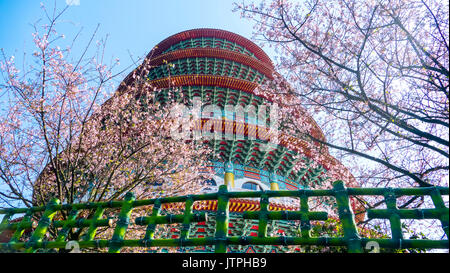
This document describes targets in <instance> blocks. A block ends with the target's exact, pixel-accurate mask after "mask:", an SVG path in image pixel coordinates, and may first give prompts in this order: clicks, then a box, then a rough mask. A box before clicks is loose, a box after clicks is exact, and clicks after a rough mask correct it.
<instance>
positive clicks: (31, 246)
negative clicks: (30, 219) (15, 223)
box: [26, 198, 60, 252]
mask: <svg viewBox="0 0 450 273" xmlns="http://www.w3.org/2000/svg"><path fill="white" fill-rule="evenodd" d="M59 203H60V201H59V200H58V199H56V198H53V199H52V200H50V202H48V204H47V206H46V208H45V211H44V213H43V215H42V217H41V219H40V220H39V223H38V226H37V227H36V229H35V230H34V232H33V235H31V238H30V240H29V241H28V242H27V244H26V246H27V250H26V252H34V251H36V244H37V243H40V242H42V239H43V238H44V236H45V234H46V233H47V229H48V227H49V226H50V224H51V222H52V220H53V217H54V216H55V214H56V210H55V206H56V205H59Z"/></svg>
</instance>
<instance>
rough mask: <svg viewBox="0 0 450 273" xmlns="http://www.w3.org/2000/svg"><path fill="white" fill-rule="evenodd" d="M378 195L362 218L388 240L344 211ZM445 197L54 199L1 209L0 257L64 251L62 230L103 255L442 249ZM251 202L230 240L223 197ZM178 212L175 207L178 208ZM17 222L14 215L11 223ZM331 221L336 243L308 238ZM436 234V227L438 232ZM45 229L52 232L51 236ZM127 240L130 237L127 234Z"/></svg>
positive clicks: (343, 194)
mask: <svg viewBox="0 0 450 273" xmlns="http://www.w3.org/2000/svg"><path fill="white" fill-rule="evenodd" d="M367 195H370V196H380V197H381V198H384V203H385V204H386V209H368V210H367V211H366V213H367V219H386V220H388V221H389V223H390V227H391V238H387V236H384V237H383V238H365V237H364V236H362V235H361V234H359V232H358V228H357V225H356V223H355V220H354V219H355V217H354V216H355V213H354V212H353V211H352V208H351V206H350V198H351V197H354V196H367ZM448 195H449V188H446V187H428V188H346V187H345V185H344V183H343V182H341V181H336V182H335V183H334V184H333V189H327V190H307V189H303V190H297V191H291V190H289V191H286V190H284V191H246V192H234V191H228V190H227V186H225V185H222V186H220V187H219V191H218V192H216V193H208V194H199V195H189V196H176V197H165V198H158V199H147V200H135V199H134V195H133V194H132V193H128V194H127V195H126V196H125V198H124V200H122V201H109V202H90V203H79V204H59V200H55V199H53V200H51V201H50V202H49V203H48V205H47V206H40V207H32V208H8V209H0V214H2V215H4V216H3V218H2V221H1V222H0V236H2V235H3V238H5V236H6V235H5V234H6V233H9V236H7V238H8V240H7V242H3V243H0V252H6V251H23V252H36V251H46V250H49V249H53V250H58V249H67V244H68V242H69V241H70V239H69V236H68V234H69V232H70V231H72V232H78V234H79V235H80V236H79V237H78V238H80V239H79V240H75V241H73V240H71V241H70V242H71V243H72V244H74V243H75V244H76V245H77V246H78V247H79V249H80V250H83V249H88V248H92V249H105V250H108V251H109V252H120V251H121V249H122V248H124V247H127V248H130V247H131V248H133V247H144V248H150V247H167V248H177V249H180V248H185V247H198V246H209V247H211V248H213V249H214V251H215V252H220V253H223V252H227V250H228V247H229V246H239V245H240V246H245V245H264V246H265V245H267V246H273V245H280V246H281V245H283V246H338V247H344V248H345V249H346V250H347V252H350V253H358V252H364V251H366V248H365V247H367V246H368V244H369V243H371V244H372V245H373V244H374V243H375V244H377V245H378V246H379V247H380V248H385V249H448V248H449V241H448V222H449V219H448V218H449V209H448V207H446V205H445V202H444V199H443V196H448ZM401 196H429V197H430V198H431V200H432V203H433V204H434V208H420V209H410V208H405V209H402V208H398V207H397V199H398V198H399V197H401ZM280 197H291V198H298V199H300V206H299V208H298V210H296V211H273V210H270V206H269V204H270V198H280ZM315 197H327V198H330V200H332V202H334V206H335V208H336V212H337V213H336V215H335V216H333V215H330V214H329V213H327V212H325V211H311V210H310V209H309V206H308V199H309V198H315ZM235 198H258V199H259V202H260V204H261V206H260V208H259V210H258V211H245V212H243V213H241V215H242V218H243V219H252V220H253V221H258V230H257V232H256V233H255V235H254V236H229V234H230V233H229V231H228V228H229V219H230V212H229V205H230V199H235ZM205 200H213V201H217V202H218V205H217V211H214V212H213V211H207V212H205V211H202V212H200V211H198V210H196V209H195V206H194V203H195V202H196V201H205ZM171 203H177V204H180V203H182V204H183V206H182V207H183V208H184V209H180V210H178V211H176V212H179V213H178V214H176V213H175V214H173V213H164V212H163V210H164V209H163V208H164V206H165V205H168V204H171ZM145 206H151V207H152V209H151V210H149V213H148V214H147V216H139V217H136V218H135V219H134V220H132V216H131V215H132V212H133V211H137V210H139V209H142V208H143V207H145ZM178 207H180V206H178ZM18 216H20V217H18ZM209 218H211V219H213V220H214V221H215V224H214V225H213V227H214V236H203V237H191V236H190V235H191V233H190V226H191V225H193V224H195V223H198V222H204V221H207V219H209ZM330 218H334V219H335V220H336V221H338V222H339V223H340V224H341V225H342V236H340V237H327V236H322V237H313V236H311V226H312V223H311V221H315V222H316V223H315V225H320V221H325V220H327V219H330ZM404 219H418V220H420V219H436V220H439V221H440V223H441V228H442V229H443V232H444V233H445V235H444V236H443V238H441V239H440V240H430V239H412V238H409V239H405V238H404V234H403V231H402V225H401V220H404ZM286 220H288V221H296V223H297V225H298V233H297V235H296V236H272V235H271V234H270V233H269V232H267V227H268V223H269V222H276V221H286ZM176 223H177V224H180V225H182V228H181V233H180V236H179V238H155V236H154V235H155V230H156V228H157V226H164V225H171V224H176ZM132 225H133V226H134V228H142V230H143V231H144V232H143V234H145V236H142V238H139V239H134V238H133V239H127V235H130V233H132V232H133V230H135V229H130V227H131V226H132ZM100 227H102V228H108V227H109V228H111V229H112V232H111V236H110V238H109V239H108V238H106V239H105V238H99V237H97V234H96V231H97V229H98V228H100ZM437 228H438V227H437ZM50 231H51V232H50ZM128 237H129V236H128ZM445 237H447V238H445Z"/></svg>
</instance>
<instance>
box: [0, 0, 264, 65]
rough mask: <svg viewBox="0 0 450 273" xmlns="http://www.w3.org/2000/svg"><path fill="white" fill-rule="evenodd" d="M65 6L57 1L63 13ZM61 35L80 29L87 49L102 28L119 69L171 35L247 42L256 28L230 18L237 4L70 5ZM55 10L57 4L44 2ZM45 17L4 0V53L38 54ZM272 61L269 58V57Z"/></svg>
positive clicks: (89, 0)
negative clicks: (208, 34)
mask: <svg viewBox="0 0 450 273" xmlns="http://www.w3.org/2000/svg"><path fill="white" fill-rule="evenodd" d="M66 1H70V0H56V5H57V7H59V8H63V7H64V6H65V5H66ZM72 1H74V2H75V3H76V2H79V4H77V3H76V5H72V6H71V7H70V8H69V10H68V11H67V12H66V13H65V14H64V16H63V18H62V20H61V21H60V25H59V26H58V28H57V30H58V32H59V33H61V34H65V36H66V37H68V38H70V37H73V36H74V35H75V34H76V33H77V32H78V31H79V30H80V29H81V28H83V30H82V36H81V40H80V41H79V45H80V46H81V45H85V44H86V43H87V41H88V39H89V38H90V35H91V34H92V32H93V31H94V29H95V28H96V26H97V24H100V29H99V32H98V35H97V38H98V39H100V38H102V37H105V36H106V35H108V42H107V48H106V51H105V53H106V56H107V57H108V58H110V59H111V60H112V59H115V58H119V59H120V64H121V67H122V68H124V67H126V66H127V65H129V64H131V59H130V57H129V52H130V53H131V54H133V55H134V56H135V57H137V56H143V55H146V54H147V53H148V52H149V51H150V50H151V48H152V47H153V46H155V45H156V44H157V43H158V42H160V41H162V40H163V39H165V38H167V37H168V36H170V35H173V34H175V33H178V32H180V31H183V30H188V29H192V28H202V27H209V28H220V29H225V30H228V31H232V32H235V33H237V34H240V35H242V36H244V37H246V38H251V36H252V23H251V22H250V21H248V20H246V19H242V18H240V14H239V13H237V12H232V9H233V2H234V1H233V0H72ZM42 3H44V4H45V6H46V7H47V9H48V10H52V8H53V6H54V4H55V1H54V0H48V1H42ZM43 16H44V13H43V12H42V9H41V8H40V1H32V0H20V1H16V0H0V48H3V50H4V51H5V53H6V54H7V55H8V56H10V55H14V56H15V57H16V60H17V63H21V56H22V54H23V52H24V51H25V52H28V53H29V54H31V53H32V52H33V51H34V48H33V46H34V45H33V43H32V36H31V33H32V32H33V31H34V30H33V27H32V26H31V25H32V24H33V23H34V22H36V21H37V20H38V19H39V18H42V17H43ZM269 55H270V54H269Z"/></svg>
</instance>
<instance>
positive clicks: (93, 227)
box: [83, 206, 105, 241]
mask: <svg viewBox="0 0 450 273" xmlns="http://www.w3.org/2000/svg"><path fill="white" fill-rule="evenodd" d="M104 212H105V208H103V207H101V206H99V207H97V209H96V210H95V212H94V216H93V217H92V222H91V224H90V225H89V229H88V230H87V231H86V233H85V234H84V235H83V240H84V241H90V240H93V239H94V237H95V233H96V232H97V229H98V225H97V222H98V221H99V220H100V219H101V218H102V216H103V213H104Z"/></svg>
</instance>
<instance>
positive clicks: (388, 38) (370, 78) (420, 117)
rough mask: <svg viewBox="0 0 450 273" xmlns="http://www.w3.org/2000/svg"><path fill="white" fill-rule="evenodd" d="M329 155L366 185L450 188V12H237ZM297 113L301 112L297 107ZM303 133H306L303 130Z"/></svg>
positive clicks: (307, 5) (430, 5)
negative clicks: (266, 49)
mask: <svg viewBox="0 0 450 273" xmlns="http://www.w3.org/2000/svg"><path fill="white" fill-rule="evenodd" d="M235 7H236V10H237V11H240V12H241V13H242V15H243V16H244V17H247V18H250V19H252V20H254V21H255V26H254V27H255V33H256V34H255V36H256V38H258V39H260V40H261V41H262V43H263V44H268V45H270V46H274V47H275V50H277V52H279V53H280V54H279V55H280V57H279V58H278V59H277V61H278V62H277V63H278V68H279V71H280V72H282V74H283V76H285V77H286V79H287V81H288V82H289V83H290V84H291V85H292V87H291V88H288V89H285V90H279V93H280V94H282V93H285V94H287V93H290V94H295V95H296V96H297V97H298V98H299V101H298V103H299V104H301V106H302V107H305V108H306V109H307V110H308V111H309V112H310V113H312V114H313V116H314V118H315V119H316V121H317V122H318V123H319V126H320V127H321V128H322V129H323V130H324V132H325V135H326V137H327V140H326V141H324V140H320V139H317V138H314V137H313V136H311V134H308V133H307V132H306V131H305V130H303V128H302V127H301V126H295V123H296V122H297V121H296V120H291V123H292V124H293V125H294V126H293V127H292V128H291V129H292V131H293V132H294V133H296V135H303V136H307V137H309V138H310V139H312V140H314V141H318V142H320V143H322V144H324V145H326V146H328V147H329V148H330V150H331V151H332V152H333V153H334V154H335V155H336V157H337V158H338V159H339V160H342V162H344V163H345V164H346V165H347V166H349V167H350V168H351V172H352V173H353V174H354V175H355V176H356V178H357V179H358V181H359V182H360V184H361V185H367V186H369V185H370V186H429V185H445V184H446V183H447V182H446V178H448V170H449V164H448V155H449V150H448V145H449V135H448V128H449V106H448V101H449V85H448V84H449V72H448V57H449V44H448V35H449V34H448V28H449V25H448V19H449V18H448V3H444V2H441V1H350V0H349V1H347V0H339V1H321V0H310V1H300V2H296V1H284V0H273V1H262V2H260V4H255V3H247V2H246V1H242V2H239V3H235ZM291 106H292V107H293V108H295V106H296V105H295V104H291ZM295 127H297V128H295Z"/></svg>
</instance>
